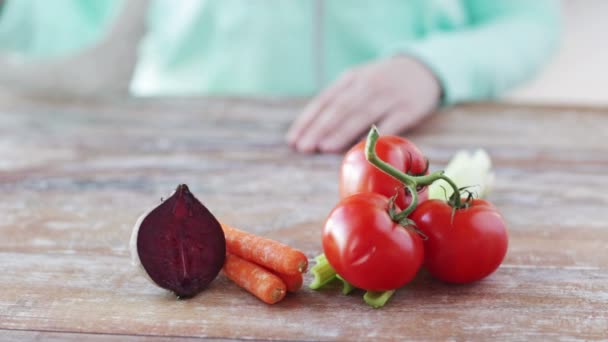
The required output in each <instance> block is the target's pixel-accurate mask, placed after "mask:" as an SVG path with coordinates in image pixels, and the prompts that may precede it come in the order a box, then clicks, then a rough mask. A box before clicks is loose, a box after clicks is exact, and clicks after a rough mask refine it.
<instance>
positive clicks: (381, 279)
mask: <svg viewBox="0 0 608 342" xmlns="http://www.w3.org/2000/svg"><path fill="white" fill-rule="evenodd" d="M387 211H388V198H387V197H385V196H383V195H380V194H376V193H359V194H355V195H353V196H349V197H346V198H344V199H342V200H341V201H340V202H339V203H338V205H337V206H336V207H335V208H334V209H333V210H332V212H331V213H330V214H329V217H328V218H327V221H326V222H325V227H324V228H323V251H324V252H325V256H326V257H327V260H328V261H329V264H330V265H331V266H332V267H333V268H334V269H335V270H336V272H337V273H338V274H339V275H340V276H342V277H343V278H344V279H345V280H346V281H348V282H349V283H351V284H352V285H354V286H356V287H358V288H361V289H365V290H372V291H386V290H392V289H396V288H399V287H401V286H403V285H405V284H406V283H407V282H409V281H410V280H412V278H414V276H415V275H416V273H417V272H418V269H419V268H420V267H421V265H422V261H423V259H424V256H423V254H424V251H423V248H424V245H423V243H422V239H421V238H420V236H418V234H417V233H414V232H412V231H410V230H407V229H405V228H403V227H402V226H400V225H398V224H397V223H395V222H393V221H392V220H391V218H390V216H389V214H388V212H387Z"/></svg>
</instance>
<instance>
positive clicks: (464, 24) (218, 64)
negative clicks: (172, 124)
mask: <svg viewBox="0 0 608 342" xmlns="http://www.w3.org/2000/svg"><path fill="white" fill-rule="evenodd" d="M122 6H123V0H105V1H88V0H53V1H46V0H7V2H6V3H5V5H4V8H3V10H2V13H1V14H0V53H2V51H4V52H12V53H20V54H22V55H23V56H26V57H29V58H34V59H36V58H52V57H61V56H65V55H69V54H72V53H75V52H77V51H79V50H81V49H85V48H86V47H87V46H91V45H92V44H94V43H95V42H96V41H97V40H98V39H100V37H101V36H102V35H103V34H104V32H105V30H107V28H108V26H109V24H110V23H111V22H112V19H113V18H115V17H116V16H117V15H118V14H119V13H120V10H121V8H122ZM147 25H148V31H147V34H146V35H145V37H144V39H143V40H142V41H141V43H140V46H139V47H138V48H139V57H138V62H137V65H136V70H135V74H134V76H133V80H132V84H131V89H132V92H133V93H134V94H137V95H193V94H222V95H226V94H230V95H311V94H314V93H315V92H317V91H318V90H319V89H320V88H322V87H324V86H326V85H327V84H329V83H330V82H331V81H332V80H334V79H335V78H336V77H337V76H338V75H339V74H340V73H341V72H343V71H344V70H345V69H348V68H349V67H352V66H355V65H357V64H361V63H365V62H369V61H372V60H375V59H379V58H387V57H390V56H393V55H396V54H406V55H411V56H414V57H416V58H419V59H420V60H421V61H422V62H424V63H425V64H426V65H427V66H428V67H430V68H431V69H432V70H433V71H434V72H435V74H436V75H437V77H438V78H439V80H440V81H441V84H442V86H443V91H444V100H445V101H446V102H447V103H453V102H458V101H464V100H476V99H482V98H489V97H493V96H496V95H499V94H501V93H502V92H503V91H505V90H506V89H508V88H510V87H512V86H514V85H516V84H518V83H520V82H522V81H524V80H526V79H528V78H530V77H531V76H533V75H534V74H535V72H536V71H537V70H538V69H539V68H540V67H541V66H542V65H543V63H544V62H546V61H547V59H548V57H550V55H551V53H552V52H553V51H554V50H555V48H556V47H557V45H558V44H557V43H558V31H559V30H558V27H559V6H558V3H557V2H556V1H553V0H533V1H530V0H493V1H488V0H374V1H367V0H273V1H251V0H200V1H175V0H152V1H151V5H150V7H149V9H148V16H147ZM0 72H1V71H0Z"/></svg>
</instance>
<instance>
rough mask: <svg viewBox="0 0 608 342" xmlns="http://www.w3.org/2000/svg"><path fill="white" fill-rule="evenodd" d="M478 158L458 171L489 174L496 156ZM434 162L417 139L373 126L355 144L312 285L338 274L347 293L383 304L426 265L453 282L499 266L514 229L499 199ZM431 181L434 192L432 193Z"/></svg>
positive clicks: (326, 227)
mask: <svg viewBox="0 0 608 342" xmlns="http://www.w3.org/2000/svg"><path fill="white" fill-rule="evenodd" d="M460 158H461V160H464V159H466V156H462V157H460ZM474 158H477V159H475V160H471V163H476V164H483V166H481V167H479V168H477V169H473V170H472V171H471V170H470V169H469V171H466V170H467V168H466V167H465V168H456V167H455V168H453V170H452V173H455V174H459V178H461V179H464V180H465V181H466V180H468V179H475V178H471V177H467V176H470V175H471V173H473V174H474V175H477V176H482V175H485V173H483V172H486V173H487V171H488V170H489V158H487V155H484V154H483V153H482V154H476V155H475V157H474ZM460 163H462V162H460ZM428 166H429V164H428V161H427V159H426V158H425V157H424V155H423V154H422V152H421V151H420V150H419V149H418V148H417V147H416V146H415V145H414V144H413V143H411V142H410V141H408V140H407V139H404V138H401V137H396V136H382V137H381V136H380V135H379V133H378V131H377V129H376V128H375V127H372V129H371V130H370V132H369V134H368V137H367V141H365V142H361V143H360V144H358V145H355V146H354V147H353V148H352V149H351V150H350V151H349V152H348V153H347V154H346V156H345V158H344V161H343V163H342V168H341V173H340V195H341V198H342V199H341V200H340V202H339V203H338V204H337V205H336V207H335V208H334V209H333V210H332V211H331V212H330V214H329V216H328V217H327V219H326V221H325V225H324V228H323V238H322V242H323V252H324V253H323V254H322V255H320V256H318V257H317V258H316V261H317V264H316V265H315V266H314V267H313V268H312V269H311V271H312V273H313V275H314V277H315V279H314V280H313V282H312V283H311V284H310V288H312V289H320V288H322V287H323V286H325V285H326V284H328V283H329V282H331V281H333V280H334V279H339V280H341V281H342V282H343V284H344V287H343V293H345V294H348V293H350V292H351V291H352V290H353V289H355V288H359V289H363V290H366V293H365V295H364V297H363V298H364V300H365V302H366V303H368V304H369V305H371V306H373V307H376V308H377V307H381V306H383V305H384V304H385V303H386V302H387V301H388V300H389V299H390V297H391V296H392V295H393V293H394V292H395V290H397V289H398V288H400V287H402V286H403V285H405V284H407V283H408V282H410V281H411V280H412V279H413V278H414V277H415V276H416V274H417V272H418V271H419V270H420V268H421V267H425V268H426V269H427V270H428V272H429V273H430V274H431V275H432V276H433V277H434V278H436V279H439V280H441V281H444V282H448V283H470V282H474V281H478V280H480V279H483V278H485V277H487V276H488V275H490V274H491V273H493V272H494V271H495V270H496V269H497V268H498V266H499V265H500V264H501V263H502V260H503V259H504V256H505V254H506V252H507V244H508V236H507V229H506V225H505V222H504V220H503V218H502V216H501V215H500V213H499V212H498V210H497V209H496V207H495V206H494V205H493V204H491V203H490V202H488V201H486V200H482V199H478V198H474V197H475V196H474V194H473V192H472V191H471V190H470V188H469V187H464V188H459V187H458V186H457V185H456V183H455V182H454V180H453V179H451V178H450V177H448V176H447V175H446V174H445V172H444V171H438V172H434V173H430V174H429V172H428ZM463 170H465V171H463ZM476 179H479V177H478V178H476ZM488 180H489V179H488ZM437 182H442V183H443V184H445V186H448V187H449V190H450V193H449V194H448V192H447V190H445V187H444V185H437ZM461 184H462V183H461ZM481 185H482V186H481V190H482V191H486V189H487V188H486V187H485V186H484V185H485V184H481ZM429 186H431V190H432V192H433V194H434V196H433V197H434V198H433V199H428V187H429ZM437 189H441V190H443V192H444V193H445V199H444V200H440V199H436V198H437V195H436V194H437V192H438V190H437Z"/></svg>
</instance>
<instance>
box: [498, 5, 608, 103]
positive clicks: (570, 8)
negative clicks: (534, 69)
mask: <svg viewBox="0 0 608 342" xmlns="http://www.w3.org/2000/svg"><path fill="white" fill-rule="evenodd" d="M561 5H562V29H563V31H562V41H561V47H560V50H559V52H558V54H557V55H556V56H555V57H554V58H553V60H552V61H551V62H550V63H549V64H548V65H547V66H546V67H545V69H544V70H543V71H542V72H541V73H540V75H539V76H538V77H537V78H536V79H535V80H533V81H532V82H530V83H528V84H526V85H524V86H521V87H519V88H518V89H515V90H514V91H513V92H511V93H510V94H508V95H507V96H506V99H507V100H512V101H525V102H539V103H558V104H561V103H565V104H588V105H604V106H605V105H608V40H606V33H608V21H607V20H606V15H607V14H608V1H605V0H562V1H561Z"/></svg>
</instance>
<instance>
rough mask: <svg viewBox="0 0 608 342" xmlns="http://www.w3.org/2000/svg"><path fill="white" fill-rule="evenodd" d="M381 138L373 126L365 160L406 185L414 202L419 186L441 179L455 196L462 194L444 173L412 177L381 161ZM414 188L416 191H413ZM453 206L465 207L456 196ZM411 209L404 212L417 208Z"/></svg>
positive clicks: (366, 143) (366, 145)
mask: <svg viewBox="0 0 608 342" xmlns="http://www.w3.org/2000/svg"><path fill="white" fill-rule="evenodd" d="M379 138H380V133H378V129H377V128H376V126H372V128H371V129H370V130H369V133H368V134H367V141H366V142H365V159H367V161H369V162H370V163H371V164H372V165H374V166H375V167H377V168H378V169H380V171H382V172H384V173H386V174H388V175H389V176H391V177H393V178H395V179H397V180H398V181H400V182H401V183H403V184H405V185H406V186H407V187H408V189H410V192H411V193H412V200H413V199H414V194H415V193H416V192H417V191H416V189H417V187H418V186H427V185H431V184H432V183H433V182H435V181H437V180H439V179H443V180H444V181H446V182H447V183H448V184H449V185H450V186H451V187H452V189H454V193H455V194H460V189H459V188H458V186H457V185H456V183H454V181H452V180H451V179H450V178H449V177H448V176H446V175H445V174H444V172H443V171H436V172H433V173H431V174H429V175H425V176H410V175H408V174H407V173H405V172H402V171H400V170H399V169H397V168H395V167H394V166H392V165H391V164H389V163H387V162H385V161H384V160H382V159H380V158H379V157H378V155H377V154H376V144H377V143H378V139H379ZM412 187H413V189H414V191H412ZM452 204H453V205H454V207H456V208H462V207H463V205H462V203H461V201H460V196H459V195H455V197H454V203H452ZM410 207H412V206H411V205H410V206H409V207H408V208H407V209H406V210H404V211H406V212H407V214H409V213H410V212H408V211H410V209H411V210H412V211H413V208H415V206H414V207H413V208H410ZM399 215H401V213H399ZM406 216H407V215H403V218H405V217H406Z"/></svg>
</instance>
